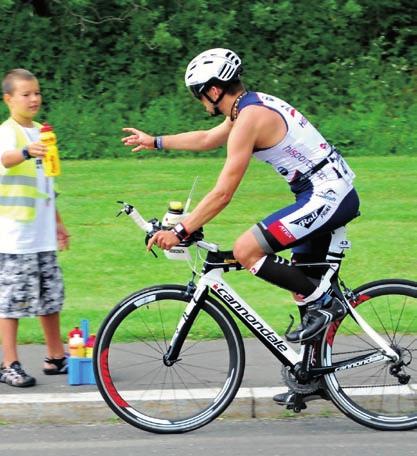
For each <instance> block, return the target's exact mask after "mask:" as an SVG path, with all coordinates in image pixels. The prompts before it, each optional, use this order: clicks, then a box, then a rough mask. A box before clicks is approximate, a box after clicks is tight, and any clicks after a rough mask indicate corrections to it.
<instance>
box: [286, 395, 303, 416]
mask: <svg viewBox="0 0 417 456" xmlns="http://www.w3.org/2000/svg"><path fill="white" fill-rule="evenodd" d="M306 408H307V404H306V403H305V402H304V399H303V395H302V394H296V395H295V398H294V404H292V405H289V406H288V407H287V409H289V410H292V411H293V412H294V413H300V412H301V410H305V409H306Z"/></svg>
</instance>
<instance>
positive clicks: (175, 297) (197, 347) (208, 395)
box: [93, 285, 245, 434]
mask: <svg viewBox="0 0 417 456" xmlns="http://www.w3.org/2000/svg"><path fill="white" fill-rule="evenodd" d="M190 299H191V296H190V294H187V290H186V287H184V286H179V285H161V286H157V287H152V288H146V289H144V290H141V291H139V292H136V293H133V294H132V295H130V296H128V297H127V298H125V299H124V300H122V301H121V302H120V303H119V304H118V305H117V306H116V307H115V308H114V309H113V310H112V311H111V312H110V313H109V315H108V316H107V318H106V319H105V320H104V322H103V323H102V325H101V327H100V330H99V331H98V334H97V341H96V344H95V348H94V354H93V365H94V373H95V377H96V381H97V386H98V389H99V391H100V393H101V395H102V396H103V398H104V400H105V401H106V403H107V404H108V406H109V407H110V408H111V409H112V410H113V411H114V412H115V413H116V414H117V415H118V416H119V417H120V418H122V419H123V420H124V421H126V422H127V423H129V424H131V425H133V426H135V427H138V428H140V429H143V430H145V431H150V432H155V433H161V434H163V433H182V432H188V431H191V430H194V429H197V428H199V427H201V426H204V425H206V424H208V423H209V422H210V421H212V420H213V419H215V418H216V417H217V416H219V415H220V414H221V413H222V412H223V411H224V410H225V409H226V407H227V406H228V405H229V404H230V402H231V401H232V400H233V398H234V397H235V395H236V393H237V391H238V389H239V386H240V383H241V381H242V376H243V372H244V367H245V353H244V346H243V341H242V337H241V334H240V331H239V329H238V327H237V325H236V323H235V321H234V320H233V318H232V317H231V316H230V315H229V313H228V312H226V310H225V309H224V308H223V306H222V305H221V304H219V303H218V302H217V301H216V300H215V299H214V298H212V297H210V296H207V297H206V298H205V301H204V304H203V305H202V308H201V310H200V311H199V313H198V315H197V318H196V320H195V321H194V323H193V325H192V327H191V329H190V332H189V335H188V336H187V338H186V340H185V342H184V345H183V347H182V350H181V353H180V355H179V357H178V358H179V360H178V362H176V363H175V364H174V365H173V366H171V367H168V366H166V365H165V364H164V362H163V355H164V353H165V352H166V350H167V348H168V346H169V343H170V340H171V337H172V335H173V334H174V331H175V328H176V326H177V324H178V321H179V320H180V317H181V315H182V314H183V312H184V309H185V307H186V305H187V304H188V303H189V301H190ZM202 338H204V340H203V339H202ZM120 339H122V340H124V341H125V342H123V343H120ZM126 340H127V342H126Z"/></svg>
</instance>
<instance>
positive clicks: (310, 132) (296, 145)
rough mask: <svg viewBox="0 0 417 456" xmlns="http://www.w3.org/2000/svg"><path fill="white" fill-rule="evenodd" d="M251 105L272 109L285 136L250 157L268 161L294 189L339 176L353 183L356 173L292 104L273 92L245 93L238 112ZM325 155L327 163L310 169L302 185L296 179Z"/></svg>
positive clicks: (256, 150) (300, 189) (297, 190)
mask: <svg viewBox="0 0 417 456" xmlns="http://www.w3.org/2000/svg"><path fill="white" fill-rule="evenodd" d="M250 105H257V106H264V107H266V108H268V109H271V110H273V111H275V112H277V113H278V114H279V115H280V116H281V117H282V118H283V120H284V121H285V123H286V126H287V134H286V135H285V137H284V139H283V140H282V141H281V142H280V143H278V144H275V145H274V146H272V147H270V148H268V149H255V150H254V151H253V156H254V157H255V158H257V159H258V160H261V161H263V162H266V163H268V164H270V165H271V166H272V167H273V168H274V169H275V170H276V171H277V173H279V174H281V175H282V176H283V177H284V178H285V179H286V181H287V182H288V183H289V184H290V186H291V190H292V191H293V192H295V193H298V192H299V191H302V190H303V189H304V188H305V186H306V183H307V184H309V185H311V184H313V185H314V184H320V183H322V182H326V181H328V180H335V179H339V178H340V177H343V179H345V180H346V181H347V182H348V183H352V181H353V179H354V177H355V175H354V173H353V171H352V170H351V169H350V168H349V166H348V165H347V163H346V162H345V160H344V159H343V158H342V157H341V156H340V154H339V153H338V152H337V151H336V149H335V148H334V147H332V146H331V145H330V144H329V143H328V142H327V141H326V140H325V139H324V137H323V136H322V135H321V134H320V133H319V132H318V131H317V130H316V128H315V127H314V126H313V125H311V123H310V122H309V121H308V120H307V119H306V118H305V117H304V116H303V115H302V114H301V113H300V112H298V111H297V110H296V109H295V108H294V107H292V106H291V105H290V104H288V103H287V102H285V101H284V100H281V99H280V98H277V97H274V96H272V95H267V94H265V93H261V92H248V93H246V94H245V95H244V96H243V97H242V98H241V100H240V101H239V104H238V112H240V111H241V110H242V109H244V108H245V107H246V106H250ZM327 158H328V159H329V162H328V163H326V164H325V165H324V166H323V167H322V168H321V169H320V170H318V171H316V172H312V174H311V176H309V177H308V179H306V180H303V182H302V184H301V183H300V182H298V181H299V178H300V177H301V176H303V175H304V174H306V173H309V172H311V171H312V169H313V168H314V167H315V166H316V165H318V164H319V163H320V162H322V161H323V160H326V159H327ZM313 171H314V170H313Z"/></svg>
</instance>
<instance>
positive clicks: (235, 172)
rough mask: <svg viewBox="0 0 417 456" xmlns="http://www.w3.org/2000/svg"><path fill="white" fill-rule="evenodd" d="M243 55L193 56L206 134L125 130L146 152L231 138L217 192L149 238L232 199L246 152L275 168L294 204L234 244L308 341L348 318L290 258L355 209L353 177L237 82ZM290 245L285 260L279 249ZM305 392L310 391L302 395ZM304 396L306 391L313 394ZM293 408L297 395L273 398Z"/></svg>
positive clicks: (185, 232)
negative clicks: (291, 309) (295, 317)
mask: <svg viewBox="0 0 417 456" xmlns="http://www.w3.org/2000/svg"><path fill="white" fill-rule="evenodd" d="M241 73H242V64H241V59H240V58H239V56H238V55H237V54H236V53H235V52H233V51H232V50H229V49H223V48H216V49H210V50H207V51H205V52H203V53H201V54H199V55H198V56H197V57H195V58H194V59H193V60H192V61H191V62H190V63H189V65H188V67H187V70H186V73H185V84H186V86H187V87H189V89H190V90H191V92H192V94H193V95H194V96H195V97H196V98H197V99H198V100H200V102H201V103H202V104H203V105H204V107H205V109H206V111H208V112H209V113H210V114H211V115H213V116H217V115H223V116H224V117H225V119H224V121H223V122H222V123H220V124H219V125H218V126H216V127H214V128H212V129H210V130H205V131H190V132H185V133H180V134H175V135H164V136H156V137H153V136H151V135H148V134H146V133H145V132H143V131H141V130H137V129H134V128H124V129H123V131H125V132H126V133H128V134H129V135H128V136H126V137H124V138H122V142H123V143H124V144H125V145H127V146H135V147H134V148H133V149H132V150H133V151H134V152H136V151H140V150H142V149H162V148H166V149H181V150H194V151H196V150H207V149H213V148H216V147H219V146H221V145H223V144H226V143H227V158H226V161H225V164H224V166H223V169H222V171H221V172H220V175H219V177H218V179H217V182H216V184H215V186H214V188H213V189H212V190H211V191H210V192H209V193H208V194H207V195H206V196H205V197H204V198H203V199H202V201H201V202H200V203H199V204H198V205H197V207H196V208H195V209H194V210H193V211H192V212H191V213H190V214H189V215H188V216H187V217H186V218H185V219H184V220H183V221H182V222H181V223H179V224H178V225H176V226H175V227H174V228H173V229H172V230H170V231H159V232H157V233H156V234H155V235H154V236H153V237H152V238H151V239H150V241H149V243H148V249H150V248H151V247H152V245H153V244H157V245H158V246H159V247H160V248H162V249H170V248H171V247H173V246H175V245H176V244H178V243H179V242H180V241H182V240H184V239H185V238H186V237H187V236H189V235H190V233H192V232H194V231H195V230H197V229H198V228H200V227H201V226H203V225H204V224H206V223H207V222H208V221H210V220H211V219H212V218H214V217H215V216H216V215H217V214H218V213H219V212H221V211H222V210H223V209H224V208H225V207H226V206H227V205H228V203H229V202H230V200H231V199H232V197H233V195H234V193H235V191H236V190H237V188H238V186H239V184H240V182H241V180H242V178H243V176H244V174H245V171H246V169H247V167H248V165H249V161H250V159H251V158H252V157H255V158H257V159H259V160H261V161H264V162H266V163H268V164H270V165H272V166H273V167H274V168H275V170H276V171H277V172H278V173H279V174H280V175H282V176H283V177H284V178H285V179H286V181H287V182H288V184H289V185H290V189H291V191H292V192H293V193H294V195H295V202H294V204H291V205H289V206H287V207H284V208H281V209H277V211H276V212H274V213H272V214H270V215H268V216H266V217H265V218H264V219H263V220H261V221H260V222H259V223H257V224H256V225H254V226H253V227H252V228H250V229H249V230H248V231H246V232H245V233H243V234H242V235H241V236H240V237H239V238H238V239H237V241H236V243H235V245H234V249H233V253H234V256H235V258H236V259H237V260H238V261H239V262H240V263H241V264H242V265H243V266H244V267H245V268H246V269H247V270H248V271H250V272H251V273H252V274H254V275H255V276H257V277H260V278H261V279H264V280H266V281H268V282H270V283H272V284H275V285H277V286H279V287H282V288H285V289H288V290H290V291H291V292H293V293H294V296H295V298H296V302H297V304H298V305H299V310H300V314H301V324H300V325H299V326H298V327H297V328H296V329H295V330H294V331H292V332H290V333H289V334H287V339H288V340H289V341H290V342H301V341H305V340H308V339H311V338H313V337H314V336H315V335H317V334H318V333H319V332H321V331H322V330H323V329H324V328H325V327H326V326H327V325H328V324H330V322H332V321H335V320H337V319H340V318H342V317H343V316H344V314H345V312H346V310H345V307H344V305H343V304H342V302H341V301H339V300H338V299H337V298H336V297H333V296H331V295H330V294H329V293H328V292H323V291H322V290H320V288H318V287H317V285H316V283H317V282H316V283H314V279H312V278H311V277H309V276H308V275H306V273H305V271H304V270H302V268H300V267H295V266H294V265H293V263H296V262H303V261H322V260H324V259H325V257H326V254H327V252H328V248H329V245H330V241H331V231H332V230H334V229H336V228H338V227H340V226H343V225H345V224H346V223H348V222H349V221H351V220H352V219H353V218H354V217H355V216H356V215H357V213H358V208H359V198H358V195H357V193H356V191H355V189H354V187H353V185H352V181H353V179H354V177H355V175H354V173H353V172H352V171H351V169H350V168H349V166H348V165H347V163H346V162H345V160H344V159H343V158H342V157H341V156H340V154H339V153H338V151H337V150H336V148H335V147H334V146H332V145H331V144H329V143H328V142H327V141H326V140H325V139H324V138H323V136H322V135H321V134H320V133H319V132H318V131H317V130H316V129H315V128H314V126H313V125H311V123H310V122H309V121H308V120H307V119H306V118H305V117H304V116H303V115H302V114H301V113H300V112H298V111H297V110H296V109H295V108H294V107H292V106H291V105H290V104H288V103H287V102H285V101H283V100H281V99H279V98H277V97H275V96H272V95H268V94H264V93H261V92H253V91H247V90H246V88H245V86H244V85H243V83H242V81H241ZM288 248H291V249H292V259H291V262H289V261H287V260H286V259H284V258H282V257H280V256H278V255H276V253H277V252H280V251H282V250H285V249H288ZM305 396H306V398H310V397H311V395H305ZM309 396H310V397H309ZM274 399H275V400H276V401H277V402H279V403H282V404H286V405H290V403H291V401H293V399H294V394H293V392H291V391H290V392H289V393H286V394H284V395H279V396H276V397H274Z"/></svg>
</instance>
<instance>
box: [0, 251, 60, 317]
mask: <svg viewBox="0 0 417 456" xmlns="http://www.w3.org/2000/svg"><path fill="white" fill-rule="evenodd" d="M63 303H64V283H63V280H62V273H61V269H60V267H59V266H58V262H57V257H56V252H39V253H24V254H9V253H0V318H21V317H32V316H39V315H49V314H53V313H55V312H59V311H61V309H62V306H63Z"/></svg>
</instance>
